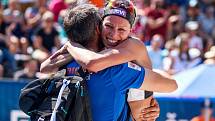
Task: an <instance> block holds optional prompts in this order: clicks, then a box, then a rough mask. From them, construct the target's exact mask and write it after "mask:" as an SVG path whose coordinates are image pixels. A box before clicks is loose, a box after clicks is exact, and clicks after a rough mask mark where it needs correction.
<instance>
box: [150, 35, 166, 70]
mask: <svg viewBox="0 0 215 121" xmlns="http://www.w3.org/2000/svg"><path fill="white" fill-rule="evenodd" d="M163 41H164V40H163V38H162V36H161V35H159V34H156V35H154V36H153V37H152V40H151V45H150V46H148V47H147V51H148V54H149V57H150V59H151V61H152V68H153V69H163V64H162V62H163V55H162V50H161V45H162V44H163Z"/></svg>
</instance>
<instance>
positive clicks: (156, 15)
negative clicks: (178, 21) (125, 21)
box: [144, 0, 169, 41]
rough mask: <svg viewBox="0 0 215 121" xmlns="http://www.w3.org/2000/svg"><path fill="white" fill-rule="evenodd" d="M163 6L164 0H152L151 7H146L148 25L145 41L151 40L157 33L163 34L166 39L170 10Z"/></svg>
mask: <svg viewBox="0 0 215 121" xmlns="http://www.w3.org/2000/svg"><path fill="white" fill-rule="evenodd" d="M163 6H164V0H152V1H151V6H150V8H148V9H146V15H147V25H146V28H145V38H144V41H149V40H151V38H152V36H153V35H155V34H160V35H162V37H163V38H164V40H166V38H167V36H166V35H167V20H168V18H169V12H168V11H167V10H165V9H164V8H163Z"/></svg>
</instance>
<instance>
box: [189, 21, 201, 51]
mask: <svg viewBox="0 0 215 121" xmlns="http://www.w3.org/2000/svg"><path fill="white" fill-rule="evenodd" d="M185 27H186V29H187V33H188V34H189V42H188V43H189V47H190V48H198V49H199V50H200V51H202V50H203V40H202V37H200V36H199V35H198V32H199V23H198V22H197V21H189V22H187V23H186V24H185Z"/></svg>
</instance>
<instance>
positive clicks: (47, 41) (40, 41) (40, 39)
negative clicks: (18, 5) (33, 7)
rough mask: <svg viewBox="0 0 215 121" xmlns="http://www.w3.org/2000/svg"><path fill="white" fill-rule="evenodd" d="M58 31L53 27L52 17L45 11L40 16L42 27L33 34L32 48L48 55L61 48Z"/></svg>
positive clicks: (50, 13) (51, 14)
mask: <svg viewBox="0 0 215 121" xmlns="http://www.w3.org/2000/svg"><path fill="white" fill-rule="evenodd" d="M58 34H59V33H58V31H57V30H56V29H55V27H54V15H53V13H52V12H50V11H47V12H45V13H44V14H43V16H42V25H41V26H40V27H39V28H38V30H37V31H36V33H35V40H34V43H33V44H34V47H35V48H36V49H39V50H40V51H43V52H45V53H47V54H48V55H49V54H51V53H52V52H54V50H56V49H59V48H60V46H61V43H60V40H59V38H58Z"/></svg>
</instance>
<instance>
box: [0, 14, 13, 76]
mask: <svg viewBox="0 0 215 121" xmlns="http://www.w3.org/2000/svg"><path fill="white" fill-rule="evenodd" d="M6 28H7V24H6V22H5V20H4V18H3V14H2V13H1V12H0V77H1V76H7V77H12V76H13V73H14V72H15V71H16V69H17V65H16V61H15V59H14V55H13V54H11V53H10V51H9V48H8V44H9V42H8V41H7V35H6ZM4 68H7V69H4Z"/></svg>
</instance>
